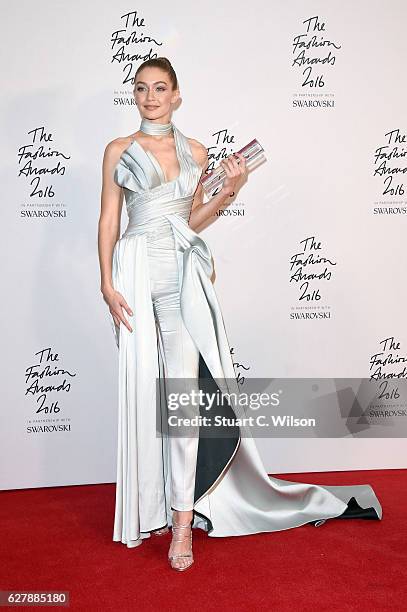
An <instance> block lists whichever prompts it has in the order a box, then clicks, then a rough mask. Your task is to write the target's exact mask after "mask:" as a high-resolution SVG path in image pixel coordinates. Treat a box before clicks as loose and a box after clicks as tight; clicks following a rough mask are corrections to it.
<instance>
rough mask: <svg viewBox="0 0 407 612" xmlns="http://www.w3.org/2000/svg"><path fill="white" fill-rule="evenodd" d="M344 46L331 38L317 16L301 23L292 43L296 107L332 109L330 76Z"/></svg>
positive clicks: (332, 95)
mask: <svg viewBox="0 0 407 612" xmlns="http://www.w3.org/2000/svg"><path fill="white" fill-rule="evenodd" d="M341 48H342V46H341V45H340V44H339V43H338V42H337V41H334V40H331V39H330V37H329V31H328V28H327V25H326V23H325V22H324V21H323V20H322V19H321V18H320V17H319V16H318V15H315V16H313V17H308V18H307V19H304V21H302V23H301V27H300V31H299V32H296V33H295V34H294V37H293V42H292V63H291V67H292V69H293V70H294V72H295V76H296V86H295V87H296V91H295V92H294V93H293V100H292V106H293V108H333V107H334V106H335V94H334V93H333V92H332V87H331V85H330V77H331V75H332V71H333V70H334V66H335V65H336V58H337V54H338V51H339V49H341Z"/></svg>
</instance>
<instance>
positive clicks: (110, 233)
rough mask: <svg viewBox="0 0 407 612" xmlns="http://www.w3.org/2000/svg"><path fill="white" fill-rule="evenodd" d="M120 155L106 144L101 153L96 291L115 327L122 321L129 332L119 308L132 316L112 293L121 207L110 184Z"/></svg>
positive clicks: (119, 145)
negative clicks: (102, 154)
mask: <svg viewBox="0 0 407 612" xmlns="http://www.w3.org/2000/svg"><path fill="white" fill-rule="evenodd" d="M122 151H123V145H122V143H120V142H118V141H115V140H114V141H112V142H110V143H109V144H108V145H107V147H106V149H105V152H104V156H103V166H102V192H101V209H100V216H99V223H98V252H99V265H100V290H101V292H102V295H103V298H104V300H105V302H106V303H107V304H108V306H109V309H110V312H111V314H112V316H113V319H114V321H115V323H116V325H119V321H122V322H123V323H124V324H125V325H126V327H127V328H128V329H129V331H132V329H131V327H130V325H129V323H128V321H127V319H126V318H125V317H124V315H123V312H122V307H123V308H125V310H126V311H127V312H128V314H130V315H131V314H132V312H131V309H130V307H129V306H128V305H127V303H126V301H125V299H124V298H123V296H122V295H121V294H120V293H118V292H117V291H115V289H114V287H113V282H112V255H113V249H114V246H115V244H116V242H117V240H118V239H119V237H120V219H121V212H122V206H123V190H122V188H121V187H119V186H118V185H117V184H116V183H115V181H114V180H113V175H114V170H115V167H116V165H117V163H118V161H119V159H120V155H121V153H122Z"/></svg>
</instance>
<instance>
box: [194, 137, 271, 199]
mask: <svg viewBox="0 0 407 612" xmlns="http://www.w3.org/2000/svg"><path fill="white" fill-rule="evenodd" d="M238 153H241V154H242V155H243V157H244V158H245V160H246V168H248V169H249V170H250V169H251V168H253V167H255V166H257V165H258V163H260V162H261V161H263V160H265V159H266V158H265V155H264V149H263V147H262V146H261V144H260V143H259V141H258V140H257V139H256V138H254V139H253V140H251V141H250V142H249V144H247V145H246V146H245V147H243V148H242V149H240V151H238ZM238 163H239V161H238ZM225 178H226V172H225V171H224V169H223V168H222V166H220V165H219V166H216V168H214V170H212V172H210V173H209V174H206V175H205V176H203V177H202V179H201V185H202V187H203V189H204V191H205V193H206V195H207V196H208V197H211V196H212V194H213V192H214V191H216V189H217V188H218V187H221V186H222V183H223V181H224V180H225Z"/></svg>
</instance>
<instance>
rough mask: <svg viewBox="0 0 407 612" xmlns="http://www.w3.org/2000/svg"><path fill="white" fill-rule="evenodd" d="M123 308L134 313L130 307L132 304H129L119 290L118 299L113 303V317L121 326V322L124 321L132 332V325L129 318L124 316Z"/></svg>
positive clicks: (129, 312) (131, 313)
mask: <svg viewBox="0 0 407 612" xmlns="http://www.w3.org/2000/svg"><path fill="white" fill-rule="evenodd" d="M123 309H124V310H125V311H126V312H127V313H128V314H129V315H130V316H132V315H133V311H132V309H131V308H130V306H129V305H128V304H127V302H126V300H125V299H124V297H123V296H122V295H121V293H119V292H118V291H116V299H114V300H113V304H112V305H111V309H110V312H111V315H112V317H113V320H114V322H115V323H116V325H117V326H118V327H119V326H120V323H123V325H125V326H126V327H127V329H128V330H129V331H130V332H132V331H133V329H132V327H131V325H130V323H129V322H128V320H127V319H126V317H125V316H124V313H123Z"/></svg>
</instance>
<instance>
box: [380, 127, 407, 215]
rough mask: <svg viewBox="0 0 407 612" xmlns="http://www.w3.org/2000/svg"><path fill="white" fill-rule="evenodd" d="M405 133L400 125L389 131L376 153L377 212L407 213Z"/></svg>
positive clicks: (385, 213)
mask: <svg viewBox="0 0 407 612" xmlns="http://www.w3.org/2000/svg"><path fill="white" fill-rule="evenodd" d="M406 173H407V140H406V134H405V133H404V132H402V131H401V130H400V129H399V128H397V129H394V130H391V131H390V132H386V134H384V137H383V140H382V142H381V143H380V145H379V146H378V147H377V148H376V149H375V151H374V154H373V176H374V177H375V180H376V182H377V183H378V187H379V189H380V191H379V195H378V198H379V199H378V200H376V201H375V202H374V208H373V214H375V215H405V214H406V213H407V191H406V180H405V178H404V177H405V175H406Z"/></svg>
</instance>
